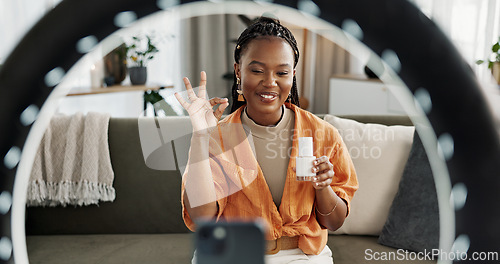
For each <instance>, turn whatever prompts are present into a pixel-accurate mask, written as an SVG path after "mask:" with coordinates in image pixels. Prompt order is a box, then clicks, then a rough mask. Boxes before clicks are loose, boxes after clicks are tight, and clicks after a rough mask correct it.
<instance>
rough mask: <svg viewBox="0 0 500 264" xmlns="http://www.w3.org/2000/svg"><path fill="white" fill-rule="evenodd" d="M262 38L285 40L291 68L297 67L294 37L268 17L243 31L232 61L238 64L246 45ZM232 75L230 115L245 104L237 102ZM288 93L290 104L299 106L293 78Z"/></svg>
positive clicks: (297, 57)
mask: <svg viewBox="0 0 500 264" xmlns="http://www.w3.org/2000/svg"><path fill="white" fill-rule="evenodd" d="M263 36H273V37H279V38H282V39H284V40H286V41H287V42H288V44H290V46H291V47H292V49H293V52H294V65H293V66H294V68H295V66H297V63H298V62H299V49H298V47H297V41H296V40H295V37H294V36H293V34H292V32H290V30H289V29H288V28H286V27H285V26H283V25H281V24H280V22H279V20H277V19H272V18H269V17H260V18H259V19H258V20H257V22H255V23H254V24H252V25H250V26H249V27H248V28H246V29H245V30H244V31H243V33H241V35H240V37H239V38H238V41H237V43H236V48H235V50H234V61H235V62H236V63H239V62H240V59H241V53H242V52H243V50H245V49H246V48H247V46H248V43H250V41H251V40H253V39H255V38H258V37H263ZM233 74H234V80H233V87H232V88H231V95H232V99H233V103H232V106H231V113H232V112H234V111H236V109H238V108H239V107H240V106H242V105H244V104H245V102H240V101H238V92H237V89H238V85H237V84H236V73H233ZM290 93H291V96H290V97H291V98H290V99H291V100H290V101H291V103H292V104H294V105H296V106H300V104H299V93H298V90H297V81H296V78H295V76H293V84H292V89H291V90H290Z"/></svg>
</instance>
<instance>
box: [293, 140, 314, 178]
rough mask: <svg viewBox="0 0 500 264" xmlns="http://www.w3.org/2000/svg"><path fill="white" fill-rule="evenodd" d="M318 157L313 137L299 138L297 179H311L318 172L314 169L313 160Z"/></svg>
mask: <svg viewBox="0 0 500 264" xmlns="http://www.w3.org/2000/svg"><path fill="white" fill-rule="evenodd" d="M315 159H316V157H315V156H314V155H313V138H312V137H300V138H299V155H298V157H297V158H296V161H295V170H296V174H297V181H311V180H312V177H314V176H316V173H314V172H313V171H312V168H313V161H314V160H315Z"/></svg>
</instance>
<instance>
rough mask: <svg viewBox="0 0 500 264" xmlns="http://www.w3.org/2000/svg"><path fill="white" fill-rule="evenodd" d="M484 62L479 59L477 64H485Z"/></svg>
mask: <svg viewBox="0 0 500 264" xmlns="http://www.w3.org/2000/svg"><path fill="white" fill-rule="evenodd" d="M483 63H484V60H477V61H476V64H477V65H481V64H483Z"/></svg>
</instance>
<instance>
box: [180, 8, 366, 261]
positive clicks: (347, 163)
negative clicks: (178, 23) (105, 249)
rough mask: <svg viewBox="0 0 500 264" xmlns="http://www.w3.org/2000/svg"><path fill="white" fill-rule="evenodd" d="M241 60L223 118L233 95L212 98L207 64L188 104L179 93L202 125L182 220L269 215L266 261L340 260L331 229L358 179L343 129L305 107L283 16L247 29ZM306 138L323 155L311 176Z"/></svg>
mask: <svg viewBox="0 0 500 264" xmlns="http://www.w3.org/2000/svg"><path fill="white" fill-rule="evenodd" d="M234 58H235V63H234V74H235V83H234V84H233V87H232V96H233V105H232V108H231V114H230V115H229V116H227V117H226V118H225V119H224V120H222V121H220V122H218V120H219V118H220V117H221V115H222V112H223V111H224V109H225V108H226V107H227V106H228V100H227V99H226V98H222V99H221V98H213V99H211V100H209V101H207V100H206V99H205V95H206V89H205V85H206V74H205V73H204V72H202V73H201V82H200V90H199V94H198V95H196V94H195V93H194V92H193V89H192V87H191V84H190V83H189V80H188V79H187V78H184V83H185V85H186V89H187V91H188V96H189V100H190V101H191V102H190V103H189V102H186V101H184V100H183V99H182V98H181V97H180V96H179V95H178V94H176V97H177V99H178V100H179V102H180V103H181V104H182V106H183V107H184V108H185V109H186V110H187V111H188V113H189V115H190V118H191V122H192V124H193V130H194V131H193V136H192V139H191V149H190V157H189V165H188V168H187V169H186V172H185V174H184V184H183V189H182V199H183V217H184V221H185V223H186V225H187V226H188V228H190V229H191V230H194V229H195V225H194V223H193V220H194V219H199V218H215V219H216V220H221V219H224V220H231V219H234V218H236V219H242V218H244V219H256V218H261V219H264V220H265V222H266V223H267V227H268V229H267V232H266V239H267V243H268V254H266V262H267V263H288V262H291V261H297V260H304V261H303V262H294V263H333V260H332V256H331V255H332V253H331V251H330V249H329V248H328V246H327V245H326V242H327V239H328V232H327V229H329V230H336V229H338V228H339V227H340V226H342V224H343V222H344V220H345V218H346V216H347V214H348V212H349V204H350V201H351V199H352V196H353V195H354V192H355V191H356V190H357V188H358V182H357V179H356V174H355V170H354V166H353V164H352V161H351V158H350V157H349V154H348V151H347V149H346V146H345V145H344V143H343V141H342V139H341V138H340V135H339V133H338V131H337V130H336V129H335V128H334V127H333V126H331V125H330V124H328V123H326V122H324V121H323V120H321V119H319V118H317V117H316V116H314V115H313V114H311V113H309V112H307V111H305V110H302V109H300V108H299V107H298V105H299V101H298V93H297V85H296V79H295V67H296V66H297V62H298V59H299V50H298V48H297V43H296V41H295V38H294V37H293V35H292V33H291V32H290V31H289V30H288V29H287V28H286V27H284V26H283V25H281V24H280V23H279V21H277V20H274V19H271V18H265V17H261V18H260V19H259V20H258V21H257V22H256V23H254V24H253V25H251V26H249V27H248V28H247V29H246V30H245V31H244V32H243V33H242V34H241V36H240V37H239V39H238V42H237V45H236V48H235V52H234ZM215 105H219V106H218V107H217V109H216V111H213V110H212V107H214V106H215ZM242 125H243V126H244V127H245V129H246V130H245V129H243V128H242V127H243V126H242ZM242 131H244V132H242ZM248 131H250V133H251V137H248V138H247V137H246V135H247V134H248ZM306 136H310V137H313V140H314V154H315V156H316V157H318V158H317V159H315V160H314V162H313V169H312V170H313V172H314V173H316V176H315V177H314V178H313V180H312V181H310V182H303V181H297V180H296V175H295V157H297V138H298V137H306ZM242 142H243V143H245V144H240V143H242ZM251 142H253V143H254V144H255V147H254V148H252V147H249V146H250V145H251Z"/></svg>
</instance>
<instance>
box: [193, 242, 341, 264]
mask: <svg viewBox="0 0 500 264" xmlns="http://www.w3.org/2000/svg"><path fill="white" fill-rule="evenodd" d="M264 260H265V263H266V264H333V258H332V251H331V250H330V248H329V247H328V245H326V246H325V248H324V249H323V251H321V253H319V254H318V255H306V254H304V252H302V250H300V249H298V248H296V249H287V250H280V251H279V252H278V253H276V254H274V255H265V259H264ZM191 263H192V264H196V263H197V262H196V251H195V253H194V256H193V259H192V260H191Z"/></svg>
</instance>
